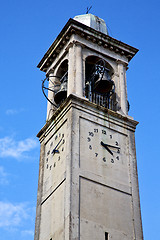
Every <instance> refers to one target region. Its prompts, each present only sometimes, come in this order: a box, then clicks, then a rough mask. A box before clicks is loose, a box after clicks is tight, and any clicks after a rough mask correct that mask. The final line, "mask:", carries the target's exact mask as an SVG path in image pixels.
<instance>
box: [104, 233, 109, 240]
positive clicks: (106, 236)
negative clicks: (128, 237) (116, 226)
mask: <svg viewBox="0 0 160 240" xmlns="http://www.w3.org/2000/svg"><path fill="white" fill-rule="evenodd" d="M105 240H109V235H108V233H107V232H105Z"/></svg>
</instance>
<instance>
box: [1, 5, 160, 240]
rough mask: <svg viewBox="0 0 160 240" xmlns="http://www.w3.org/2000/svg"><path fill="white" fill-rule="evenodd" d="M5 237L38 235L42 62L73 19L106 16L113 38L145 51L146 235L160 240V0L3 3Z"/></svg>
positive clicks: (141, 99)
mask: <svg viewBox="0 0 160 240" xmlns="http://www.w3.org/2000/svg"><path fill="white" fill-rule="evenodd" d="M0 3H1V4H0V6H1V7H0V78H1V81H0V83H1V86H0V239H10V240H15V239H16V240H17V239H23V240H33V238H34V237H33V233H34V221H35V208H36V197H37V183H38V164H39V142H38V139H37V138H36V134H37V133H38V131H39V130H40V129H41V127H42V126H43V125H44V124H45V118H46V99H45V98H44V96H43V94H42V91H41V80H42V79H44V78H45V75H44V73H43V72H40V71H39V69H37V68H36V66H37V64H38V63H39V61H40V60H41V58H42V57H43V55H44V53H45V52H46V51H47V49H48V48H49V46H50V45H51V44H52V42H53V41H54V39H55V38H56V36H57V35H58V33H59V32H60V30H61V29H62V28H63V26H64V25H65V23H66V22H67V21H68V19H69V18H73V17H74V16H75V15H79V14H84V13H85V12H86V8H87V7H90V6H91V5H92V9H91V11H90V12H91V13H92V14H95V15H97V16H99V17H101V18H103V19H104V20H105V21H106V23H107V25H108V27H109V33H110V36H112V37H114V38H116V39H118V40H121V41H123V42H125V43H127V44H129V45H131V46H134V47H136V48H138V49H139V50H140V51H139V52H138V54H137V55H136V56H135V57H134V58H133V59H132V60H131V62H130V64H129V70H128V71H127V86H128V98H129V101H130V105H131V110H130V112H129V115H131V116H133V117H134V119H135V120H137V121H139V122H140V123H139V125H138V127H137V131H136V146H137V161H138V172H139V186H140V199H141V209H142V221H143V230H144V239H145V240H152V239H155V240H158V239H160V238H159V237H158V236H159V232H158V229H159V216H160V204H159V198H160V188H159V183H160V177H159V176H160V174H159V169H160V155H159V149H160V146H159V145H160V140H159V137H160V128H159V119H160V101H159V90H160V60H159V53H160V50H159V43H160V29H159V26H160V16H159V11H160V2H159V0H153V1H148V0H145V1H144V0H134V1H133V0H122V1H119V0H112V1H106V0H99V1H85V0H81V1H77V2H76V1H73V0H68V1H63V2H62V1H54V0H52V1H51V0H46V1H44V0H39V1H38V0H27V1H23V0H21V1H20V0H15V1H13V0H12V1H11V0H5V1H2V0H1V1H0Z"/></svg>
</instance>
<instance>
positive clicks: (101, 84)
mask: <svg viewBox="0 0 160 240" xmlns="http://www.w3.org/2000/svg"><path fill="white" fill-rule="evenodd" d="M113 86H114V82H113V81H112V80H111V78H110V76H109V74H108V72H107V71H105V72H104V73H103V74H101V73H99V74H98V79H97V80H96V79H95V83H94V91H95V92H97V93H100V94H106V93H109V92H110V91H111V90H112V88H113Z"/></svg>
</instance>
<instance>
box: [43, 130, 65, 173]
mask: <svg viewBox="0 0 160 240" xmlns="http://www.w3.org/2000/svg"><path fill="white" fill-rule="evenodd" d="M64 148H65V135H64V133H63V132H61V131H59V132H57V133H56V134H55V135H54V136H53V137H52V138H51V140H50V141H49V142H48V143H47V144H46V154H45V155H46V158H45V168H46V169H47V170H48V171H49V170H51V169H52V168H55V167H56V165H57V164H58V162H59V161H60V160H61V157H62V154H63V152H64Z"/></svg>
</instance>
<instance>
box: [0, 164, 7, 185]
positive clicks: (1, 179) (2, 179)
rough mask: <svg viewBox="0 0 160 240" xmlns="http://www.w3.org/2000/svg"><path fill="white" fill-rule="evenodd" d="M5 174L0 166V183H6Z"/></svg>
mask: <svg viewBox="0 0 160 240" xmlns="http://www.w3.org/2000/svg"><path fill="white" fill-rule="evenodd" d="M7 175H8V174H7V173H6V172H5V170H4V168H3V167H2V166H0V185H6V184H8V180H7Z"/></svg>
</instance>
